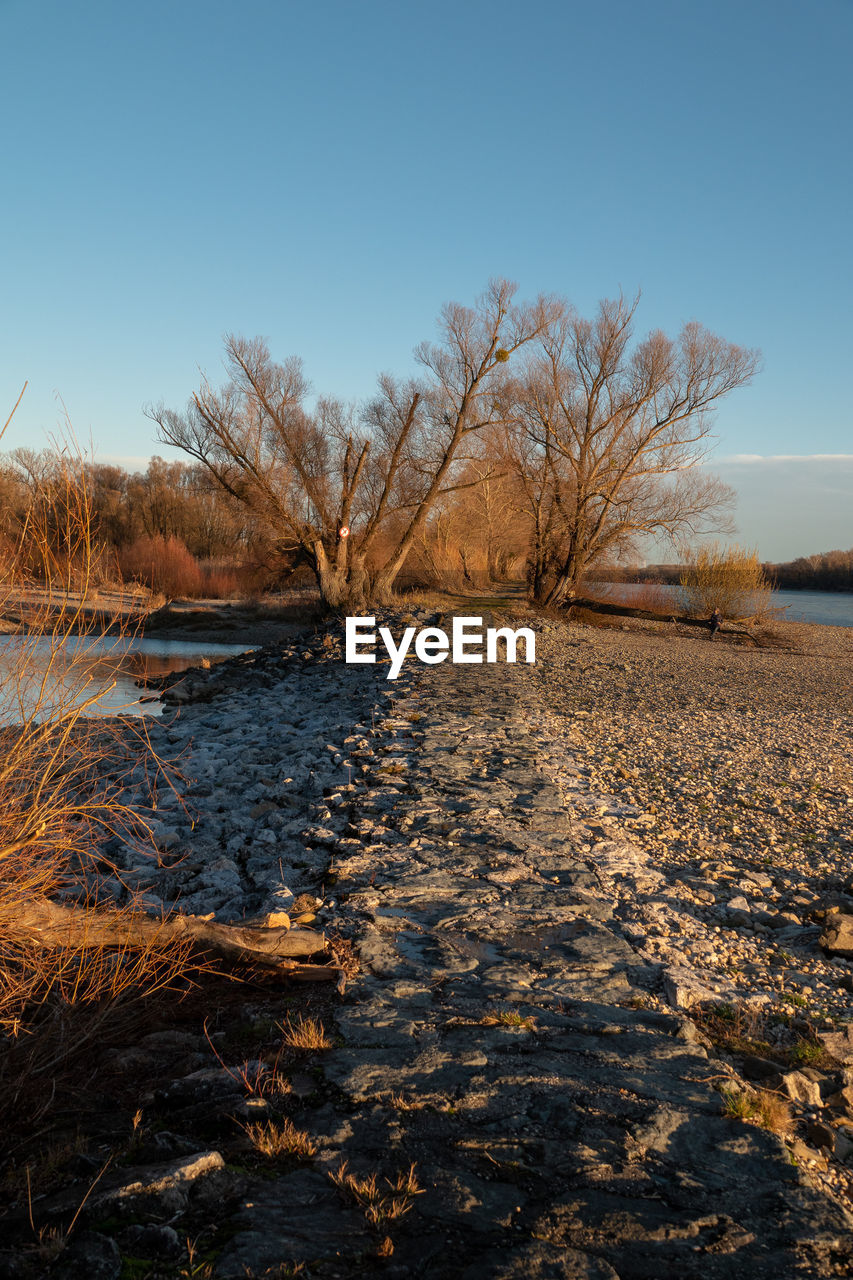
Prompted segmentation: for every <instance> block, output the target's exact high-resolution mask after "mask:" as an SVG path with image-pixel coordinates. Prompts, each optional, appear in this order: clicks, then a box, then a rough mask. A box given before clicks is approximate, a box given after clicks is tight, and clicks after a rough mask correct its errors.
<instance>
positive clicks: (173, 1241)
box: [123, 1222, 184, 1258]
mask: <svg viewBox="0 0 853 1280" xmlns="http://www.w3.org/2000/svg"><path fill="white" fill-rule="evenodd" d="M123 1243H124V1246H125V1252H126V1253H129V1254H132V1255H133V1257H135V1258H179V1257H180V1256H181V1255H182V1253H183V1252H184V1242H183V1241H182V1240H181V1238H180V1236H179V1235H178V1233H177V1231H176V1230H175V1228H174V1227H170V1226H167V1225H166V1224H165V1223H160V1222H146V1223H138V1222H135V1223H134V1224H133V1226H130V1227H128V1228H127V1230H126V1231H125V1233H124V1240H123Z"/></svg>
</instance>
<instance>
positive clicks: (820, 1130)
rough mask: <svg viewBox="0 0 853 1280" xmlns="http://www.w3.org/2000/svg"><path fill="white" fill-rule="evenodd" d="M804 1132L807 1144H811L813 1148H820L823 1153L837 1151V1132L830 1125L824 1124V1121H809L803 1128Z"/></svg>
mask: <svg viewBox="0 0 853 1280" xmlns="http://www.w3.org/2000/svg"><path fill="white" fill-rule="evenodd" d="M803 1132H804V1135H805V1139H806V1142H809V1143H811V1145H812V1146H813V1147H820V1148H821V1149H822V1150H823V1151H833V1150H834V1149H835V1130H834V1129H832V1128H830V1126H829V1125H828V1124H824V1123H823V1121H822V1120H807V1121H806V1122H805V1125H804V1126H803Z"/></svg>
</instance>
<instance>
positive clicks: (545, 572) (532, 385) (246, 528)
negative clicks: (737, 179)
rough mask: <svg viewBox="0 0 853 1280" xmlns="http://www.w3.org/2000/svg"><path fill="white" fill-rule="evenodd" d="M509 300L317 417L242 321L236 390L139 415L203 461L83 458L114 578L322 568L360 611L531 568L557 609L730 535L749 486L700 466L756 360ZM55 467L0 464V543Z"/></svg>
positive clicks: (268, 580)
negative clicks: (732, 484)
mask: <svg viewBox="0 0 853 1280" xmlns="http://www.w3.org/2000/svg"><path fill="white" fill-rule="evenodd" d="M514 294H515V288H514V286H513V285H511V284H510V283H509V282H507V281H505V280H495V281H492V282H491V283H490V285H489V286H488V288H487V290H486V291H485V293H484V294H483V295H482V296H481V297H480V298H479V299H478V300H477V302H476V304H475V305H474V306H473V307H464V306H460V305H458V304H448V305H447V306H445V307H444V308H443V310H442V313H441V317H440V322H439V340H438V341H437V342H435V343H422V344H421V345H420V346H418V347H417V348H416V350H415V359H416V361H417V363H418V365H419V366H420V368H421V370H422V373H421V376H420V377H419V378H409V379H403V380H401V379H397V378H395V377H393V376H391V375H390V374H383V375H382V376H380V378H379V380H378V385H377V391H376V394H375V396H373V397H372V398H370V399H368V400H367V401H366V402H365V403H362V404H355V403H346V402H343V401H341V400H337V399H333V398H331V397H324V396H322V395H320V396H319V397H317V399H316V401H315V402H314V407H313V408H311V409H309V408H308V407H307V403H308V399H309V391H310V388H309V384H308V382H307V380H306V377H305V374H304V371H303V367H302V363H301V361H300V360H299V359H298V358H296V357H290V358H288V359H286V360H285V361H284V362H283V363H278V362H276V361H275V360H274V359H273V357H272V355H271V354H270V351H269V349H268V347H267V345H266V344H265V342H264V341H262V340H261V339H259V338H255V339H251V340H249V339H245V338H242V337H238V336H235V335H229V336H228V337H227V338H226V340H225V366H226V370H227V374H228V380H227V382H226V384H225V385H224V386H223V387H221V388H216V387H214V386H213V384H212V383H211V382H209V381H208V380H207V379H206V378H205V379H203V380H202V383H201V385H200V387H199V388H198V389H197V390H196V391H195V392H194V393H193V394H192V396H191V399H190V401H189V403H188V405H187V407H186V409H184V410H183V411H181V412H179V411H176V410H173V409H169V408H166V407H165V406H164V405H162V404H160V405H155V406H149V407H148V408H147V409H146V412H147V414H148V416H149V417H150V418H151V419H152V420H153V421H154V422H155V424H156V425H157V428H158V438H159V440H160V442H162V443H164V444H168V445H172V446H174V447H176V448H178V449H180V450H182V451H183V452H184V453H185V454H186V455H187V457H188V459H189V461H188V462H186V463H182V462H166V461H164V460H163V459H161V458H157V457H155V458H152V460H151V462H150V463H149V465H148V468H147V470H146V471H145V472H144V473H129V472H127V471H125V470H124V469H122V468H121V467H118V466H110V465H106V464H101V463H97V462H86V463H81V464H80V465H81V467H85V472H86V475H85V487H86V489H87V491H88V499H89V503H90V506H91V516H92V529H93V535H94V538H95V542H96V557H97V560H98V562H99V563H98V566H97V570H98V572H99V574H100V575H101V577H102V578H103V580H104V581H105V582H107V581H110V580H114V579H115V578H116V577H117V576H120V577H121V578H123V579H124V580H136V581H140V582H142V583H144V584H145V585H147V586H149V587H151V588H152V589H154V590H156V591H163V592H165V593H166V594H169V595H177V594H181V595H230V594H238V593H241V592H245V591H246V589H247V587H248V588H249V589H250V590H252V591H255V592H262V591H264V590H267V589H275V588H280V587H286V586H287V585H299V584H301V583H304V582H306V581H307V582H314V583H316V586H317V587H318V588H319V591H320V595H321V597H322V599H323V601H324V602H325V603H326V604H327V605H329V606H331V607H333V608H349V607H351V606H356V605H361V604H364V603H369V602H371V601H376V602H381V601H384V600H388V599H389V598H390V596H391V594H392V592H393V590H394V588H395V586H397V587H400V586H402V585H435V586H443V587H451V588H453V587H460V586H465V585H469V586H475V587H482V586H485V585H487V584H488V583H489V582H491V581H500V580H504V579H506V578H508V577H516V578H521V577H523V576H524V575H525V574H526V577H527V581H528V584H529V587H530V592H531V595H532V597H533V598H534V599H536V600H537V601H539V602H542V603H548V604H561V603H564V602H566V601H568V600H570V599H572V598H573V597H575V596H576V595H578V594H580V593H581V591H582V589H583V584H584V581H585V579H586V580H588V579H589V577H590V575H593V576H604V577H606V576H612V575H614V574H619V573H620V571H619V570H618V569H614V568H613V566H616V565H618V564H619V563H620V562H621V563H623V564H624V563H626V562H627V561H629V560H630V558H631V556H632V555H634V556H636V555H637V554H638V549H639V548H640V547H641V545H642V541H643V540H644V539H648V538H650V537H653V538H656V539H659V540H660V539H663V540H669V542H670V544H671V545H672V546H673V548H674V549H680V554H679V556H678V558H679V559H680V560H681V561H684V560H689V559H690V556H689V553H687V552H686V551H685V548H686V547H687V546H688V545H689V544H690V543H691V542H692V541H695V540H696V539H698V538H701V537H703V536H706V535H708V534H711V533H720V532H730V530H731V510H732V507H733V504H734V499H735V494H734V492H733V491H732V490H731V489H730V488H729V487H728V486H726V485H724V484H723V483H722V482H721V481H720V480H719V479H717V478H716V477H714V476H712V475H709V474H708V473H707V471H705V469H704V468H703V469H701V470H700V469H699V464H700V463H701V462H704V461H705V459H706V458H707V456H708V453H709V451H710V448H711V445H712V443H713V439H712V435H711V430H712V411H713V409H714V408H715V407H716V405H717V403H718V402H719V401H720V400H722V398H723V397H725V396H726V395H728V394H729V393H730V392H731V391H733V390H735V389H736V388H737V387H739V386H743V385H745V384H746V383H748V382H749V381H750V380H751V378H752V377H753V376H754V374H755V372H756V371H757V368H758V364H759V355H758V353H757V352H756V351H753V350H749V349H747V348H744V347H740V346H737V345H735V344H733V343H730V342H727V341H726V340H724V339H723V338H720V337H718V336H717V335H715V334H713V333H711V332H709V331H708V330H707V329H705V328H704V327H703V326H702V325H700V324H698V323H696V322H691V323H689V324H687V325H685V326H684V328H683V329H682V331H681V333H680V334H679V335H678V337H677V338H675V339H671V338H669V337H667V336H666V335H665V334H663V333H662V332H660V331H653V332H651V333H650V334H648V335H647V336H646V337H644V338H642V339H640V340H636V339H635V338H634V321H635V315H636V311H637V305H638V299H634V300H633V301H631V302H628V301H626V300H625V299H624V298H621V297H620V298H618V299H615V300H605V301H603V302H601V303H600V305H599V307H598V310H597V313H596V315H595V316H594V317H593V318H592V319H591V320H587V319H584V318H583V317H581V316H579V315H578V314H577V313H576V312H575V311H574V309H573V308H572V307H571V306H570V305H569V304H568V302H566V301H565V300H563V299H560V298H555V297H545V296H540V297H539V298H537V299H536V300H535V301H534V302H532V303H526V304H517V303H515V302H514V300H513V299H514ZM63 467H65V469H66V470H67V461H66V462H65V463H63V462H61V461H60V460H59V459H58V458H57V455H56V454H55V453H52V452H51V451H48V450H44V451H42V452H35V451H32V450H21V449H19V450H15V451H13V452H11V453H10V454H7V455H6V456H5V458H4V459H3V461H2V465H0V506H1V507H2V523H0V539H2V540H3V541H5V542H6V543H7V544H8V545H13V544H15V543H16V541H17V540H18V539H19V538H20V537H21V532H22V530H24V529H25V528H26V524H27V519H28V514H27V513H28V512H29V511H31V510H32V508H33V505H34V504H39V505H40V506H41V507H42V508H43V509H42V511H41V513H40V519H39V524H40V527H48V526H49V524H50V520H49V511H48V512H47V513H46V512H45V510H44V508H45V507H47V508H49V506H50V502H51V492H52V489H53V488H54V487H55V488H57V489H59V488H61V483H64V481H61V480H60V471H61V470H62V469H63ZM60 525H61V521H57V528H59V527H60ZM345 530H346V531H348V532H344V531H345ZM608 566H610V569H609V571H608ZM767 567H768V568H769V569H771V571H772V573H771V576H772V578H773V580H774V581H775V582H776V583H777V584H778V585H780V586H808V587H813V588H816V589H830V590H850V589H853V552H831V553H828V554H827V555H825V556H812V557H809V558H808V559H805V558H801V559H799V560H796V561H794V562H792V563H791V564H788V565H774V566H767ZM621 572H622V574H624V570H623V571H621ZM635 572H636V571H635ZM649 572H650V571H646V576H648V574H649ZM640 576H642V575H640ZM662 576H663V578H664V580H665V574H663V575H661V573H660V572H659V573H658V575H657V578H658V581H660V580H661V577H662Z"/></svg>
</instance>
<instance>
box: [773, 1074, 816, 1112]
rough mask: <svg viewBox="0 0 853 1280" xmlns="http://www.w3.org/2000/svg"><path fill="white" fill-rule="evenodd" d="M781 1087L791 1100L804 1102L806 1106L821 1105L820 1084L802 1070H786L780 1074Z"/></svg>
mask: <svg viewBox="0 0 853 1280" xmlns="http://www.w3.org/2000/svg"><path fill="white" fill-rule="evenodd" d="M782 1087H783V1088H784V1090H785V1092H786V1093H787V1095H788V1097H789V1098H790V1099H791V1101H792V1102H804V1103H805V1104H806V1106H808V1107H822V1106H823V1099H822V1097H821V1094H820V1085H819V1084H818V1083H817V1081H815V1080H809V1078H808V1076H805V1075H803V1073H802V1071H786V1072H785V1074H784V1075H783V1076H782Z"/></svg>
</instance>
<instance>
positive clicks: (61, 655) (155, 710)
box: [0, 635, 251, 724]
mask: <svg viewBox="0 0 853 1280" xmlns="http://www.w3.org/2000/svg"><path fill="white" fill-rule="evenodd" d="M250 648H251V646H249V645H238V644H208V643H206V642H204V641H199V640H159V639H153V638H152V639H147V638H145V637H135V638H131V639H126V638H116V637H114V636H71V637H69V638H68V639H66V640H65V641H63V642H62V644H60V645H58V644H57V643H56V641H53V640H51V638H50V637H49V636H27V635H12V636H0V724H14V723H20V721H21V719H22V718H23V717H24V716H25V715H27V714H32V711H33V708H34V707H35V706H37V705H38V706H39V707H40V711H39V713H38V714H39V718H43V717H44V716H45V715H47V714H49V712H50V711H51V710H54V709H56V708H57V707H58V706H60V705H68V704H69V703H73V704H74V705H78V706H79V705H82V704H83V703H87V704H89V705H87V706H86V708H85V714H86V715H95V716H98V715H101V716H104V715H115V714H116V713H118V712H121V713H122V714H123V715H161V714H162V711H163V705H162V703H161V702H160V701H159V699H158V694H159V690H157V689H152V690H148V691H146V689H145V688H144V687H142V688H140V687H139V684H138V683H137V682H140V684H142V685H143V686H144V684H145V682H146V681H148V680H152V679H154V678H156V677H158V676H164V675H169V674H170V673H172V672H176V671H178V672H180V671H186V670H187V669H188V668H189V667H197V666H202V665H210V664H213V663H216V662H222V661H223V659H225V658H230V657H233V656H234V655H236V654H238V653H245V652H247V650H248V649H250Z"/></svg>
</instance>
